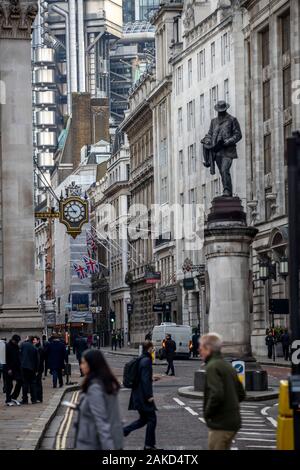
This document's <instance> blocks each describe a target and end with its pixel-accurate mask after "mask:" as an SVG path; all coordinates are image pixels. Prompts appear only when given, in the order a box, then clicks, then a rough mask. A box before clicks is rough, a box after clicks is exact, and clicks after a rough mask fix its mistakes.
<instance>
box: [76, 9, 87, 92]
mask: <svg viewBox="0 0 300 470" xmlns="http://www.w3.org/2000/svg"><path fill="white" fill-rule="evenodd" d="M77 12H78V17H77V21H78V23H77V24H78V71H79V91H81V92H85V91H86V88H85V48H84V13H83V0H77Z"/></svg>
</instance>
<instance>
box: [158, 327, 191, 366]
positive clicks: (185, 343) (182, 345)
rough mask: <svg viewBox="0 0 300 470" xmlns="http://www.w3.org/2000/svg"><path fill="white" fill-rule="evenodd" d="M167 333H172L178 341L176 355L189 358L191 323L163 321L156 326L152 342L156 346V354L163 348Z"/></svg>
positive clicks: (173, 337) (176, 341)
mask: <svg viewBox="0 0 300 470" xmlns="http://www.w3.org/2000/svg"><path fill="white" fill-rule="evenodd" d="M167 334H170V335H171V336H172V339H173V340H174V341H175V343H176V356H182V357H186V358H189V357H190V345H191V341H192V327H191V326H189V325H176V323H161V324H160V325H157V326H155V327H154V328H153V331H152V342H153V344H154V347H155V355H156V356H157V355H158V351H159V350H160V349H161V348H162V342H163V340H164V339H165V337H166V335H167Z"/></svg>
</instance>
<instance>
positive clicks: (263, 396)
mask: <svg viewBox="0 0 300 470" xmlns="http://www.w3.org/2000/svg"><path fill="white" fill-rule="evenodd" d="M178 395H179V396H181V397H185V398H193V399H194V400H195V399H196V400H202V399H203V396H204V393H203V392H196V391H195V390H194V387H193V386H189V387H181V388H179V389H178ZM278 396H279V392H278V390H275V389H273V388H270V389H269V390H267V391H265V392H247V395H246V398H245V400H244V401H264V400H273V399H275V398H278Z"/></svg>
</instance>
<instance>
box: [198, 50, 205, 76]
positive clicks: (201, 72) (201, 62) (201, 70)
mask: <svg viewBox="0 0 300 470" xmlns="http://www.w3.org/2000/svg"><path fill="white" fill-rule="evenodd" d="M197 75H198V76H197V78H198V81H199V80H202V78H205V49H203V50H202V51H200V52H198V54H197Z"/></svg>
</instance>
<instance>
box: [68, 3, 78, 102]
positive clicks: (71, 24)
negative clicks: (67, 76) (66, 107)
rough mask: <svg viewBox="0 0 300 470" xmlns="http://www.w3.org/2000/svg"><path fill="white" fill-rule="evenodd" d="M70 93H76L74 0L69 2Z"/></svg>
mask: <svg viewBox="0 0 300 470" xmlns="http://www.w3.org/2000/svg"><path fill="white" fill-rule="evenodd" d="M69 31H70V59H71V60H70V63H71V92H72V93H76V92H77V91H78V83H77V37H76V0H69Z"/></svg>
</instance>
